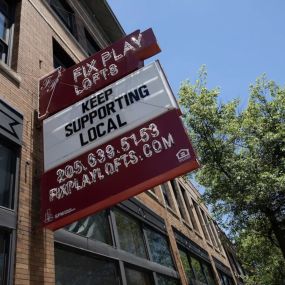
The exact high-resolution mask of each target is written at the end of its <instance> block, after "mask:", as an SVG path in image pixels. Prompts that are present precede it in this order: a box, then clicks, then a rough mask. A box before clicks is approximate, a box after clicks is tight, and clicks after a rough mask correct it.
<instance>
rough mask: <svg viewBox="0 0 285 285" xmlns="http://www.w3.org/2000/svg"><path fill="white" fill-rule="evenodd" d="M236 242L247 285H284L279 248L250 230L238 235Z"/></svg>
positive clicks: (284, 278)
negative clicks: (245, 273)
mask: <svg viewBox="0 0 285 285" xmlns="http://www.w3.org/2000/svg"><path fill="white" fill-rule="evenodd" d="M253 228H254V227H253ZM236 241H237V246H238V251H239V256H240V258H241V260H242V261H243V267H244V269H245V270H246V272H247V275H246V277H245V281H246V284H247V285H256V284H258V285H284V284H285V262H284V259H283V257H282V254H281V251H280V250H279V248H277V247H276V246H275V245H274V244H273V243H272V242H270V241H268V239H267V238H266V237H264V236H263V235H260V234H258V233H256V232H255V231H254V230H251V229H247V230H244V231H243V232H242V233H240V235H239V237H238V238H237V240H236Z"/></svg>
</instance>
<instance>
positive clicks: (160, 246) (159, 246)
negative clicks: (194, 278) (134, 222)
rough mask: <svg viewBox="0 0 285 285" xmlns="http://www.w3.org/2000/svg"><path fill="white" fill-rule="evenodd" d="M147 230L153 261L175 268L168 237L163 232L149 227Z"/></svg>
mask: <svg viewBox="0 0 285 285" xmlns="http://www.w3.org/2000/svg"><path fill="white" fill-rule="evenodd" d="M145 231H146V237H147V242H148V245H149V249H150V255H151V259H152V261H154V262H157V263H159V264H162V265H165V266H167V267H171V268H174V265H173V261H172V256H171V253H170V249H169V244H168V242H167V240H166V238H165V237H164V236H163V235H162V234H160V233H158V232H156V231H153V230H151V229H149V228H147V229H146V230H145Z"/></svg>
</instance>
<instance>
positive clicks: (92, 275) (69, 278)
mask: <svg viewBox="0 0 285 285" xmlns="http://www.w3.org/2000/svg"><path fill="white" fill-rule="evenodd" d="M55 279H56V283H55V284H56V285H70V284H72V285H83V284H84V285H96V284H98V285H110V284H114V285H117V284H118V285H119V284H121V281H120V277H119V274H118V268H117V264H116V263H115V262H113V261H110V260H107V259H106V260H105V259H98V258H95V257H90V256H86V255H83V254H79V253H76V252H72V251H70V249H69V250H67V249H63V248H58V247H56V248H55Z"/></svg>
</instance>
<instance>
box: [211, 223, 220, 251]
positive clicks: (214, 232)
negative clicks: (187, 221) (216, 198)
mask: <svg viewBox="0 0 285 285" xmlns="http://www.w3.org/2000/svg"><path fill="white" fill-rule="evenodd" d="M210 227H211V230H212V233H213V235H214V242H215V246H216V247H219V246H220V242H219V238H218V236H217V232H216V229H215V224H214V222H213V221H210Z"/></svg>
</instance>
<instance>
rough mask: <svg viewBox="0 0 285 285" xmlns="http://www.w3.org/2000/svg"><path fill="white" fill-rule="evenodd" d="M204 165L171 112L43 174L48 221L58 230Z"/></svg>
mask: <svg viewBox="0 0 285 285" xmlns="http://www.w3.org/2000/svg"><path fill="white" fill-rule="evenodd" d="M197 167H198V163H197V161H196V157H195V153H194V151H193V149H192V147H191V144H190V141H189V138H188V135H187V133H186V131H185V129H184V126H183V124H182V121H181V119H180V117H179V114H178V111H177V110H171V111H168V112H167V113H164V114H162V115H160V116H159V117H156V118H154V119H152V120H149V121H148V122H145V123H143V124H141V125H140V126H138V127H137V128H135V129H133V130H131V131H129V132H127V133H124V134H123V135H121V136H119V137H116V138H114V139H112V140H111V141H108V142H107V143H105V144H102V145H100V146H98V147H95V148H94V149H92V150H89V151H88V152H85V153H83V154H81V155H80V156H78V157H76V158H74V159H72V160H70V161H68V162H66V163H63V164H61V165H59V166H58V167H56V168H54V169H51V170H49V171H47V172H46V173H44V174H43V177H42V180H41V189H42V199H41V200H42V221H43V224H44V226H46V227H48V228H50V229H53V230H55V229H58V228H60V227H62V226H64V225H67V224H69V223H72V222H73V221H76V220H78V219H80V218H83V217H85V216H88V215H90V214H94V213H95V212H98V211H100V210H102V209H105V208H108V207H110V206H112V205H114V204H116V203H119V202H121V201H123V200H125V199H127V198H129V197H131V196H134V195H137V194H139V193H141V192H142V191H145V190H146V189H149V188H151V187H153V186H156V185H158V184H161V183H163V182H165V181H168V180H170V179H172V178H174V177H177V176H179V175H182V174H184V173H187V172H189V171H192V170H194V169H196V168H197Z"/></svg>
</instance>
